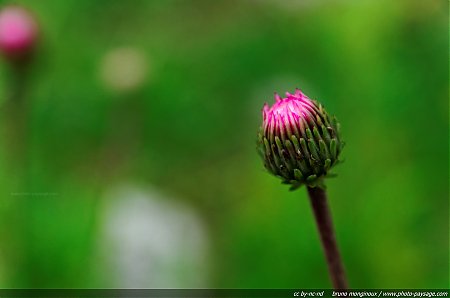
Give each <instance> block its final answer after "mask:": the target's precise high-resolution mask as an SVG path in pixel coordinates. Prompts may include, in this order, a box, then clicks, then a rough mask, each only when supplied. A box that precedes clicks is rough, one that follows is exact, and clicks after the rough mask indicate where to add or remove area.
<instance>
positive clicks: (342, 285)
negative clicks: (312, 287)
mask: <svg viewBox="0 0 450 298" xmlns="http://www.w3.org/2000/svg"><path fill="white" fill-rule="evenodd" d="M308 194H309V198H310V201H311V206H312V208H313V211H314V217H315V219H316V223H317V228H318V230H319V234H320V239H321V241H322V247H323V249H324V252H325V256H326V260H327V264H328V270H329V272H330V277H331V281H332V282H333V287H334V288H335V289H348V283H347V279H346V277H345V272H344V266H343V264H342V260H341V256H340V254H339V250H338V247H337V243H336V236H335V233H334V229H333V222H332V220H331V213H330V209H329V207H328V202H327V195H326V193H325V190H323V189H322V188H320V187H314V188H312V187H308Z"/></svg>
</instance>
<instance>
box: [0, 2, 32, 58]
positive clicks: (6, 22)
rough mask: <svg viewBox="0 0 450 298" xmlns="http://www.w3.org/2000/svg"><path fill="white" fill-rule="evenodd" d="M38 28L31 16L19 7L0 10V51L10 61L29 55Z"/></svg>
mask: <svg viewBox="0 0 450 298" xmlns="http://www.w3.org/2000/svg"><path fill="white" fill-rule="evenodd" d="M37 31H38V26H37V23H36V21H35V19H34V17H33V15H32V14H31V13H30V12H29V11H27V10H26V9H24V8H21V7H19V6H6V7H4V8H2V9H1V10H0V51H1V52H3V54H4V55H5V56H7V57H8V58H11V59H16V58H21V57H24V56H26V55H27V54H30V53H31V52H32V50H33V48H34V46H35V43H36V39H37Z"/></svg>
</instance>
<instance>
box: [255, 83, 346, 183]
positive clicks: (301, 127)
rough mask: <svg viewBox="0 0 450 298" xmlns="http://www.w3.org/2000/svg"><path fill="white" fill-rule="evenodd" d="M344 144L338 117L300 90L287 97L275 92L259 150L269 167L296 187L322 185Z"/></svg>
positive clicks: (265, 115)
mask: <svg viewBox="0 0 450 298" xmlns="http://www.w3.org/2000/svg"><path fill="white" fill-rule="evenodd" d="M342 146H343V142H342V141H341V138H340V136H339V124H338V123H337V120H336V118H335V117H330V116H329V115H328V114H327V112H326V111H325V109H324V108H323V106H322V105H321V104H320V103H318V102H317V101H315V100H311V99H309V98H308V97H307V96H306V95H305V94H303V93H302V92H301V91H300V90H298V89H297V90H296V91H295V94H290V93H286V97H285V98H281V97H280V96H279V95H278V94H275V103H274V105H273V106H271V107H269V105H267V104H265V105H264V107H263V123H262V125H261V128H260V132H259V135H258V148H259V152H260V154H261V156H262V158H263V161H264V165H265V167H266V169H267V170H268V171H269V172H271V173H272V174H274V175H276V176H278V177H280V178H282V179H283V181H284V182H285V183H288V184H292V185H293V187H294V188H295V187H298V186H300V185H302V184H307V185H309V186H316V185H320V184H321V183H322V178H324V177H325V176H326V175H327V174H328V171H329V170H330V169H331V167H332V166H334V165H335V164H336V163H338V162H339V154H340V152H341V151H342Z"/></svg>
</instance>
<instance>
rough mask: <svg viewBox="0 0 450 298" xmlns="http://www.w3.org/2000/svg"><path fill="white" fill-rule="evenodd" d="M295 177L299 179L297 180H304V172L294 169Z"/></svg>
mask: <svg viewBox="0 0 450 298" xmlns="http://www.w3.org/2000/svg"><path fill="white" fill-rule="evenodd" d="M294 177H295V179H297V181H302V180H303V175H302V172H301V171H300V170H299V169H294Z"/></svg>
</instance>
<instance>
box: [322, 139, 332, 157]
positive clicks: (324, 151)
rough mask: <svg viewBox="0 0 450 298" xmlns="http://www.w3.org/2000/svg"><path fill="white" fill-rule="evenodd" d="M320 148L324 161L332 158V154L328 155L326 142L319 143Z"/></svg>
mask: <svg viewBox="0 0 450 298" xmlns="http://www.w3.org/2000/svg"><path fill="white" fill-rule="evenodd" d="M319 148H320V154H321V155H322V158H323V159H328V158H330V154H329V153H328V149H327V146H326V145H325V142H324V141H323V140H320V141H319Z"/></svg>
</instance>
